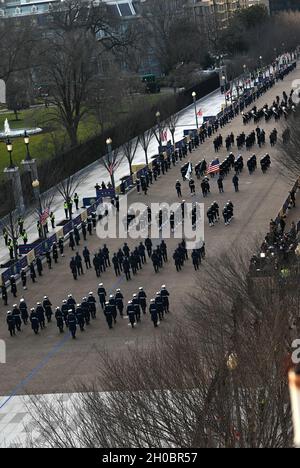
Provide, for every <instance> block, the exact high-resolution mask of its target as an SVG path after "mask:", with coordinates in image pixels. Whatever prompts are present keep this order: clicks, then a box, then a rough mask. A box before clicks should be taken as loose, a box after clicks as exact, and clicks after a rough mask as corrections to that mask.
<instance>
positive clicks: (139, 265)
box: [2, 65, 295, 339]
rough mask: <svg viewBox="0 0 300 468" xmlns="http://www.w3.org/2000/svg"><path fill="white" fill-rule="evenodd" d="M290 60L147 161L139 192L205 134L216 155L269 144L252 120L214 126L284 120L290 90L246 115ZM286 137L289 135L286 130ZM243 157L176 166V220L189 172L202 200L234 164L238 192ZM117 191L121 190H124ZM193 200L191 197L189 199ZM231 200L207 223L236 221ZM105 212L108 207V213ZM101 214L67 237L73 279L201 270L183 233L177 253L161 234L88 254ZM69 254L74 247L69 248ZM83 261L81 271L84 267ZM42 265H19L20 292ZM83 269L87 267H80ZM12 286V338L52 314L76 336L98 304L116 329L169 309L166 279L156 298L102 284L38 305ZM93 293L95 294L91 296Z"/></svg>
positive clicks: (53, 257) (253, 163) (199, 253)
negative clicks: (238, 129)
mask: <svg viewBox="0 0 300 468" xmlns="http://www.w3.org/2000/svg"><path fill="white" fill-rule="evenodd" d="M293 67H294V65H291V66H290V67H288V68H287V69H286V70H283V71H281V72H278V74H277V76H276V77H273V78H272V79H270V80H269V82H267V83H265V84H264V85H263V86H262V87H261V88H260V89H259V90H258V91H257V92H256V93H254V94H252V95H251V96H245V97H243V98H242V99H240V101H239V102H238V103H233V104H232V105H231V106H229V107H228V109H226V112H224V113H223V115H222V116H221V117H220V118H217V119H215V120H214V121H212V122H209V123H203V124H202V125H200V127H199V129H198V132H194V133H191V135H190V139H189V141H187V143H186V144H182V145H181V146H180V147H178V148H177V147H175V148H174V150H173V152H170V153H168V154H167V155H166V156H162V155H161V157H158V158H157V159H156V160H155V161H154V162H153V165H152V167H151V168H150V167H149V168H148V169H147V170H146V171H145V173H144V174H143V175H142V176H141V177H140V178H138V179H137V180H136V190H137V193H138V194H142V193H144V195H145V196H146V195H147V194H148V189H149V187H150V185H152V184H154V182H156V181H157V180H158V179H159V178H160V177H161V176H163V175H165V174H166V173H168V171H169V170H170V169H172V167H175V166H177V165H178V164H180V163H181V164H182V163H183V160H184V159H186V158H187V157H188V155H189V154H191V153H192V152H193V151H194V150H195V149H197V148H199V146H200V145H201V144H203V143H204V142H205V141H206V140H207V139H210V138H212V137H214V139H213V145H214V148H215V152H216V153H218V152H219V151H220V149H221V148H222V147H223V145H224V143H225V146H226V150H227V151H228V152H229V151H232V149H233V147H234V146H235V144H236V146H237V149H238V151H240V150H242V149H243V148H244V147H245V148H246V149H247V150H249V151H250V150H251V149H252V148H253V146H254V145H255V144H256V143H257V144H258V146H259V147H260V148H261V147H263V146H264V145H265V143H266V132H265V131H264V129H262V128H260V127H259V126H257V128H256V129H255V130H253V131H252V132H251V133H249V134H248V135H247V134H246V133H245V132H242V133H241V134H240V135H237V136H235V135H234V133H233V132H231V133H230V134H228V135H227V137H223V136H222V135H221V134H220V133H219V132H220V129H222V128H223V127H225V126H226V125H227V124H228V123H230V122H231V121H232V119H233V118H234V117H235V116H237V115H240V114H242V118H243V121H244V124H245V125H246V124H248V123H251V122H252V121H253V122H254V123H256V124H258V123H259V122H260V120H262V119H263V118H264V119H265V121H266V122H269V121H270V120H271V119H272V118H274V119H275V121H277V120H279V119H280V118H281V117H282V116H284V117H285V118H288V116H289V114H290V113H292V112H293V111H294V110H295V104H294V102H293V92H291V93H290V95H289V96H288V95H287V94H286V93H285V92H284V93H283V95H282V98H280V97H279V96H277V98H276V100H275V101H274V102H273V103H272V105H271V106H268V105H265V106H264V107H263V108H261V109H258V108H257V106H254V107H252V109H251V110H250V111H249V112H248V113H245V112H244V110H245V108H246V107H249V106H251V105H252V104H253V102H254V101H255V100H256V99H258V98H259V97H260V96H261V95H262V94H263V93H264V92H266V91H268V89H270V87H272V86H274V84H275V82H276V80H279V79H283V78H284V76H285V75H286V74H287V73H289V72H290V71H292V70H293V69H294V68H293ZM277 137H278V135H277V130H276V129H274V130H273V131H272V132H271V133H270V136H269V140H270V144H271V146H274V145H275V144H276V143H277ZM286 139H288V134H286ZM245 163H246V162H245V161H244V158H243V156H242V155H240V154H238V155H237V156H235V155H234V153H233V152H230V153H229V155H228V156H227V158H226V159H225V160H224V161H223V162H220V161H219V160H218V159H215V160H213V161H211V163H207V161H206V160H205V159H202V160H201V161H199V163H198V164H196V165H195V167H193V164H192V163H191V162H189V161H188V162H185V163H184V164H183V165H182V166H181V168H180V172H181V176H182V182H180V180H177V181H176V184H175V189H176V193H177V197H178V198H180V199H181V205H180V209H179V211H180V212H181V215H182V216H181V218H182V220H183V222H184V217H185V216H186V214H185V213H186V212H185V205H186V201H185V200H182V198H183V193H182V192H183V191H182V183H185V182H186V181H188V186H189V190H190V193H191V196H192V197H196V195H197V186H196V182H195V180H194V178H193V175H194V174H195V177H196V178H197V180H198V181H199V182H200V188H201V193H202V196H203V198H205V199H207V198H208V197H209V196H210V195H211V193H212V188H211V186H212V179H214V178H215V180H216V182H217V188H218V190H219V193H220V194H223V193H224V191H225V188H224V180H225V178H226V176H228V175H229V174H230V172H231V170H234V175H233V177H232V184H233V188H234V191H235V192H236V193H237V192H239V176H240V174H241V173H242V171H243V169H244V165H245ZM246 164H247V168H248V171H249V175H252V174H253V173H254V172H255V170H256V169H257V165H258V161H257V157H256V155H255V154H253V155H252V156H250V157H249V158H248V159H247V163H246ZM259 164H260V166H261V170H262V172H263V173H265V172H266V171H267V170H268V169H269V167H270V165H271V158H270V156H269V154H265V155H264V156H263V157H262V158H261V159H260V161H259ZM110 187H111V186H110V185H108V186H107V185H106V184H105V183H104V182H103V183H102V185H101V186H98V188H101V189H103V190H104V189H107V188H110ZM121 192H122V188H121ZM112 203H113V204H114V206H115V207H116V209H117V211H118V210H119V199H118V197H116V199H115V200H113V202H112ZM74 205H75V208H76V210H78V209H79V195H78V194H77V193H75V195H74V196H73V199H71V198H68V199H67V200H66V201H65V202H64V211H65V218H66V220H70V219H72V214H73V206H74ZM194 205H195V203H194ZM194 205H193V211H192V213H191V217H192V220H193V226H196V218H197V213H196V208H195V206H194ZM234 212H235V206H234V204H233V203H232V201H231V200H228V201H227V202H226V203H225V205H224V207H223V208H222V206H221V207H220V206H219V204H218V202H217V201H213V202H212V203H211V204H210V203H208V207H207V212H206V216H207V220H208V225H209V227H211V228H213V227H214V226H216V225H217V224H218V223H219V222H220V220H221V219H222V218H223V221H224V225H225V226H229V225H230V224H231V222H232V220H233V219H234ZM107 215H108V212H107V213H105V216H107ZM147 216H148V227H149V226H150V225H151V223H152V221H153V213H152V212H151V208H150V207H148V213H147ZM49 220H50V223H51V226H52V229H54V228H55V214H54V213H53V212H51V213H50V215H49ZM97 221H98V217H97V214H96V213H92V214H91V215H90V216H89V217H88V219H87V220H86V221H83V222H82V225H81V232H79V228H78V227H76V226H74V229H73V231H72V232H71V233H70V235H69V239H68V244H69V245H68V246H69V248H70V249H71V251H72V257H71V258H70V262H69V267H70V271H71V274H72V276H73V279H74V280H75V281H78V279H79V278H80V277H82V276H83V275H85V273H86V271H87V270H90V269H93V268H94V270H95V274H96V277H97V278H100V277H102V275H103V274H104V273H105V272H106V271H107V269H108V268H110V267H111V266H112V267H113V269H114V273H115V276H116V277H117V278H119V277H120V276H122V275H124V279H126V280H127V281H132V280H134V281H136V277H137V275H138V273H139V271H141V270H142V269H143V268H144V267H145V265H146V264H147V263H148V262H149V261H151V262H152V265H153V269H154V273H155V274H158V273H159V272H160V271H162V270H163V268H164V266H165V265H166V263H167V262H168V261H169V258H170V259H173V260H174V265H175V268H176V271H177V272H181V271H182V270H183V269H184V266H185V264H186V262H187V261H189V260H190V259H191V260H192V264H193V267H194V269H195V271H197V270H199V268H200V265H201V263H202V262H203V260H204V259H205V255H206V252H205V243H204V242H203V243H202V245H201V246H199V248H197V249H194V250H192V251H191V252H190V253H189V252H188V250H187V248H186V241H185V240H184V239H183V240H182V241H181V242H180V243H179V244H178V245H177V247H176V248H175V251H174V252H173V253H171V254H170V255H169V254H168V246H167V244H166V242H165V241H164V240H163V239H160V240H159V243H158V244H157V245H154V243H153V240H151V238H150V237H148V238H147V239H146V240H145V241H144V242H140V243H139V244H138V245H136V246H134V247H133V248H130V247H129V246H128V244H127V243H125V244H124V245H123V246H122V247H120V248H119V249H118V250H116V251H115V252H113V253H112V255H111V253H110V251H109V248H108V246H107V245H106V244H104V245H103V247H101V248H99V249H98V251H97V252H93V253H92V254H91V252H90V249H89V247H88V245H86V246H85V247H84V248H83V250H81V249H80V245H81V237H83V240H84V241H87V238H88V237H89V236H92V235H93V231H94V230H95V229H96V225H97ZM157 221H158V224H159V229H160V231H162V228H163V225H164V223H166V222H167V223H169V225H170V228H171V232H174V230H175V228H176V213H174V212H171V213H170V214H169V217H168V219H167V220H166V219H164V216H163V211H162V210H161V211H160V212H159V213H157ZM37 231H38V235H39V237H40V238H44V237H45V236H46V235H47V234H48V232H49V227H48V222H46V223H43V224H42V223H40V221H38V223H37ZM3 236H4V239H5V244H6V246H7V247H8V249H9V253H10V258H11V259H12V260H13V259H14V258H15V252H16V251H17V250H18V245H17V243H16V242H17V241H16V239H15V240H14V241H13V240H12V239H10V238H9V234H8V232H7V230H6V229H5V228H4V229H3ZM19 237H21V238H22V241H23V243H24V245H26V244H27V242H28V235H27V232H26V230H25V229H24V220H23V219H22V217H20V219H19ZM64 250H65V239H63V238H60V239H59V240H58V241H57V243H54V244H53V245H52V247H51V249H50V250H49V251H47V252H45V260H46V264H47V267H48V269H49V270H51V269H52V267H53V266H54V265H55V264H56V263H58V260H59V256H61V257H64V255H65V252H64ZM73 252H74V253H73ZM84 266H85V269H84ZM43 269H44V266H43V263H42V259H41V258H40V257H37V258H36V260H35V261H34V262H32V263H31V264H30V265H29V270H26V269H23V270H22V271H21V273H20V279H21V286H22V288H23V290H26V289H27V274H28V272H29V275H30V277H31V280H32V282H33V283H34V282H35V281H36V278H37V277H38V276H42V275H43ZM85 270H86V271H85ZM9 288H10V292H11V294H12V296H13V298H14V302H15V303H14V304H13V306H12V307H11V308H10V310H9V311H8V312H7V317H6V322H7V326H8V330H9V333H10V335H11V336H12V337H14V336H16V335H18V334H19V333H20V332H21V331H22V329H23V328H24V327H27V326H29V324H31V327H32V330H33V332H34V333H35V334H41V333H42V332H43V330H44V329H45V328H46V327H48V326H50V324H51V323H52V321H53V318H55V320H56V324H57V328H58V330H59V332H60V333H64V331H65V330H66V329H67V330H68V331H69V333H70V334H71V336H72V337H73V338H74V339H75V338H76V334H77V331H78V330H80V331H81V332H83V331H85V330H86V329H88V327H89V326H90V325H91V324H92V323H93V321H94V320H96V319H97V314H98V312H99V310H101V311H102V313H103V316H104V318H105V320H106V322H107V325H108V328H109V329H113V328H114V327H115V326H116V325H117V322H118V321H119V319H120V318H121V319H123V318H126V319H128V325H129V326H130V327H132V328H135V327H136V326H137V325H138V324H139V323H140V322H141V320H142V317H144V316H145V317H146V316H150V317H151V320H152V322H153V324H154V327H157V326H158V325H159V324H160V323H161V321H163V320H164V318H165V316H166V315H167V314H168V313H169V311H170V306H169V296H170V294H169V292H168V290H167V288H166V286H165V285H162V287H161V289H160V291H158V292H157V293H156V294H155V295H154V297H153V298H151V299H149V298H148V295H147V294H146V292H145V290H144V288H143V287H140V288H139V290H138V291H137V292H136V293H135V294H133V296H132V298H131V299H130V300H129V301H127V303H125V299H124V296H123V294H122V292H121V290H120V289H116V291H115V292H114V294H107V292H106V290H105V287H104V285H103V283H100V284H99V286H98V290H97V294H96V296H95V295H94V293H93V292H89V294H88V295H87V296H86V297H83V298H82V299H81V300H80V301H76V300H75V298H74V297H73V295H72V294H69V295H68V297H67V299H65V300H64V301H62V304H61V305H59V306H57V307H56V308H54V307H53V305H52V303H51V301H50V299H49V298H48V297H47V296H44V298H43V300H42V301H41V302H38V303H37V304H36V306H35V307H32V308H29V307H28V306H27V303H26V301H25V299H24V298H22V299H21V300H20V302H19V304H18V303H17V300H16V299H17V295H18V294H17V293H18V286H17V281H16V277H14V276H11V278H10V281H9ZM7 291H8V287H7V286H6V285H3V286H2V299H3V302H4V305H5V306H7V305H8V292H7ZM97 296H98V300H97V299H96V297H97Z"/></svg>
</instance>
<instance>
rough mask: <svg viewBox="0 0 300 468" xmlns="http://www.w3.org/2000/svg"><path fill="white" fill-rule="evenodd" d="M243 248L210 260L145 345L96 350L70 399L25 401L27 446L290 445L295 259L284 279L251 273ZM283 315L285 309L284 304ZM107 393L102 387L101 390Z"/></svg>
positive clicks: (296, 305)
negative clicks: (177, 311) (176, 316)
mask: <svg viewBox="0 0 300 468" xmlns="http://www.w3.org/2000/svg"><path fill="white" fill-rule="evenodd" d="M249 255H250V252H249V251H246V252H245V251H244V252H243V251H237V250H235V252H234V253H227V254H221V255H220V257H219V258H218V259H216V260H214V261H212V262H208V263H207V266H206V267H204V270H203V272H200V277H199V278H197V279H198V281H197V284H200V287H199V289H196V290H195V291H194V294H193V298H192V300H191V302H190V303H189V306H188V308H187V311H186V317H185V318H184V319H182V321H179V322H178V323H177V324H176V325H175V326H174V327H172V329H171V330H170V331H171V333H169V334H164V335H163V337H162V339H160V338H159V337H157V340H156V342H155V344H153V346H152V347H151V348H150V349H149V348H147V349H145V348H142V349H141V348H138V349H137V350H136V352H135V353H134V356H135V358H134V359H132V349H131V350H130V353H127V354H125V353H124V354H123V356H119V357H118V358H117V359H111V355H108V354H105V353H104V354H102V356H101V358H100V360H101V365H100V368H99V373H98V376H97V378H96V380H95V384H94V385H92V386H87V385H82V386H81V385H80V386H79V387H78V388H77V390H78V392H79V393H78V394H77V395H75V396H73V397H70V398H71V399H70V402H69V403H68V405H66V404H64V403H63V402H62V400H60V399H59V398H58V401H57V402H56V401H55V402H54V403H51V402H49V400H47V399H45V398H43V397H41V398H40V399H37V398H36V397H35V398H34V399H33V401H32V404H31V405H30V408H31V409H30V411H31V414H32V417H33V418H34V420H35V423H36V426H37V430H38V431H39V433H40V436H39V438H38V441H34V440H31V444H32V445H33V446H37V444H38V446H39V447H40V446H48V447H49V446H50V447H77V446H81V447H103V448H104V447H105V448H117V447H118V448H125V447H126V448H128V447H130V448H150V447H155V448H174V447H181V448H191V447H196V448H197V447H202V448H204V447H206V448H208V447H215V448H250V447H251V448H261V447H264V448H271V447H272V448H283V447H291V446H292V424H291V411H290V404H289V391H288V384H287V372H286V367H285V362H287V357H288V353H289V349H290V343H291V341H290V340H291V333H292V327H291V324H292V323H293V319H294V318H295V317H296V316H298V315H299V311H300V309H299V304H300V302H299V298H300V296H299V291H298V288H296V287H295V285H296V284H298V281H299V265H298V264H296V265H295V268H293V269H291V273H290V276H289V278H288V279H286V280H285V281H284V282H282V279H281V277H280V275H278V272H276V271H275V270H274V272H273V273H272V274H270V275H269V276H265V277H262V276H261V275H260V276H257V275H255V274H252V275H249V268H248V267H249ZM287 309H288V310H289V311H290V313H289V314H287V313H286V310H287ZM100 389H101V390H105V393H101V392H100V391H99V390H100Z"/></svg>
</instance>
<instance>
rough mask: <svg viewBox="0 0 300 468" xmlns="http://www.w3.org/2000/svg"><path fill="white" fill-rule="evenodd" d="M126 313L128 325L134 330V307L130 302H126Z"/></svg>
mask: <svg viewBox="0 0 300 468" xmlns="http://www.w3.org/2000/svg"><path fill="white" fill-rule="evenodd" d="M126 313H127V316H128V320H129V324H130V325H131V327H132V328H134V327H135V325H136V322H135V307H134V305H133V303H132V301H129V302H128V305H127V311H126Z"/></svg>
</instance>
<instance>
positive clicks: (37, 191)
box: [31, 179, 47, 239]
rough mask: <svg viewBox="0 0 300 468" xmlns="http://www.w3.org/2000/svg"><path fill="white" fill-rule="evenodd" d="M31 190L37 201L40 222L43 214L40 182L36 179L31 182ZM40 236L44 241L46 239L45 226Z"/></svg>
mask: <svg viewBox="0 0 300 468" xmlns="http://www.w3.org/2000/svg"><path fill="white" fill-rule="evenodd" d="M31 185H32V188H33V193H34V197H35V199H36V201H37V204H38V209H39V214H40V217H39V221H40V222H41V216H42V214H43V211H44V210H43V207H42V201H41V192H40V181H39V180H38V179H35V180H33V181H32V184H31ZM42 228H43V229H42V234H43V238H44V239H46V238H47V229H46V226H42Z"/></svg>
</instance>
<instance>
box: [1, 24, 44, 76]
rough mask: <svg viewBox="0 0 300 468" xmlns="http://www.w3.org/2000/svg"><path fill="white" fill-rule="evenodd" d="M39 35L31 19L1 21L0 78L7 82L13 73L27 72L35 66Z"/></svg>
mask: <svg viewBox="0 0 300 468" xmlns="http://www.w3.org/2000/svg"><path fill="white" fill-rule="evenodd" d="M37 40H38V35H37V31H36V30H35V29H34V28H33V25H32V22H31V20H30V19H29V18H6V19H5V20H1V21H0V53H1V63H0V78H1V79H3V80H4V81H5V82H7V80H8V79H9V77H10V75H11V74H12V73H16V72H22V71H27V70H29V68H30V67H31V66H33V65H34V64H35V47H36V45H37Z"/></svg>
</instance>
